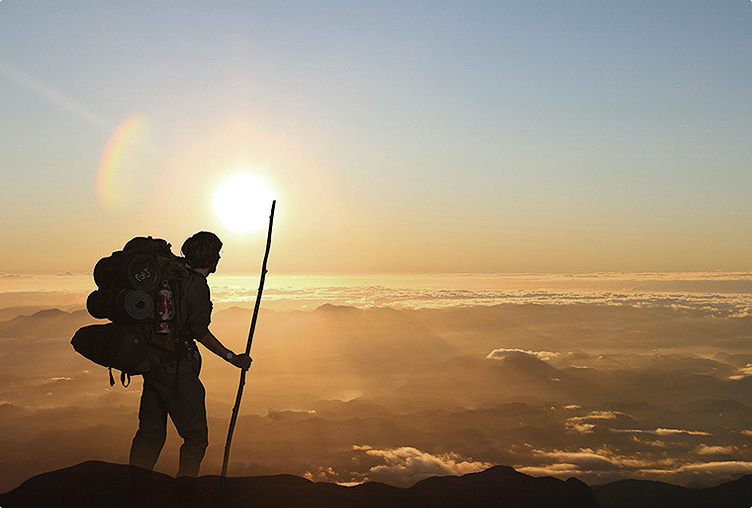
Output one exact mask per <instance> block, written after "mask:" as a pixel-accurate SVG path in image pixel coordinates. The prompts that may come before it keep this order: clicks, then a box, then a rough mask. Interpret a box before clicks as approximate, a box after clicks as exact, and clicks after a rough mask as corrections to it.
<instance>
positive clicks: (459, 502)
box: [0, 461, 602, 508]
mask: <svg viewBox="0 0 752 508" xmlns="http://www.w3.org/2000/svg"><path fill="white" fill-rule="evenodd" d="M500 503H503V504H500ZM251 504H252V505H253V506H255V507H265V506H274V507H288V506H289V507H301V508H305V507H311V508H318V507H321V508H337V507H355V506H357V507H381V506H384V507H386V506H389V507H396V508H400V507H402V508H428V507H434V508H442V507H445V506H446V507H449V506H468V507H491V506H505V507H509V508H516V507H520V508H522V507H525V508H536V507H541V508H543V507H545V508H549V507H551V506H556V507H557V508H602V505H601V504H600V503H599V502H598V501H597V500H596V499H595V497H594V495H593V493H592V492H591V491H590V488H589V487H588V486H587V485H585V484H584V483H582V482H581V481H579V480H576V479H574V478H572V479H569V480H567V481H563V480H558V479H556V478H552V477H545V478H535V477H532V476H528V475H525V474H522V473H519V472H517V471H515V470H514V469H513V468H511V467H508V466H494V467H492V468H490V469H487V470H485V471H481V472H478V473H469V474H466V475H462V476H442V477H431V478H428V479H426V480H423V481H420V482H418V483H416V484H415V485H413V486H412V487H409V488H399V487H392V486H389V485H385V484H383V483H377V482H368V483H364V484H361V485H357V486H354V487H344V486H340V485H336V484H332V483H314V482H312V481H309V480H307V479H304V478H301V477H298V476H294V475H273V476H253V477H229V478H225V480H224V482H223V483H222V480H221V478H220V477H218V476H201V477H198V478H172V477H170V476H167V475H165V474H162V473H152V474H151V476H150V480H149V481H148V486H146V487H142V488H133V487H132V486H131V479H130V469H129V467H128V466H127V465H122V464H112V463H107V462H99V461H87V462H82V463H80V464H77V465H75V466H71V467H68V468H64V469H59V470H56V471H51V472H48V473H43V474H40V475H37V476H34V477H33V478H30V479H29V480H27V481H25V482H24V483H22V484H21V485H20V486H19V487H17V488H16V489H14V490H12V491H10V492H7V493H5V494H0V506H2V507H3V508H14V507H31V508H34V507H47V506H50V507H53V506H54V507H73V506H76V507H79V506H108V507H113V508H118V507H127V506H180V507H181V508H191V507H199V506H200V507H204V506H217V507H227V508H234V507H241V506H243V507H245V506H249V505H251Z"/></svg>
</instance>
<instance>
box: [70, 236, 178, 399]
mask: <svg viewBox="0 0 752 508" xmlns="http://www.w3.org/2000/svg"><path fill="white" fill-rule="evenodd" d="M187 275H188V269H187V268H186V265H185V260H184V259H183V258H179V257H177V256H175V255H174V254H173V253H172V251H171V250H170V244H168V243H167V242H166V241H164V240H161V239H154V238H152V237H148V238H145V237H136V238H134V239H132V240H130V241H129V242H128V243H126V244H125V247H123V250H122V251H117V252H113V253H112V255H111V256H108V257H105V258H102V259H100V260H99V262H97V264H96V266H95V267H94V282H95V283H96V285H97V287H98V289H97V290H96V291H94V292H92V293H91V294H90V295H89V297H88V299H87V301H86V310H88V311H89V314H91V315H92V316H93V317H95V318H97V319H109V320H111V321H112V322H111V323H107V324H98V325H89V326H84V327H83V328H79V329H78V330H77V331H76V333H75V334H74V335H73V338H72V339H71V344H72V345H73V348H74V349H75V350H76V351H77V352H78V353H80V354H81V355H83V356H84V357H86V358H88V359H89V360H91V361H93V362H94V363H97V364H99V365H103V366H105V367H109V368H110V384H111V385H112V384H114V379H113V377H112V369H117V370H119V371H121V376H120V379H121V382H123V384H124V385H125V379H126V377H128V378H130V375H136V374H143V373H145V372H149V371H150V370H153V369H155V368H156V367H158V366H159V365H161V364H162V363H164V362H166V361H170V360H174V359H176V358H177V356H178V355H179V354H180V353H181V352H182V351H183V347H184V345H185V338H186V336H188V333H186V332H187V330H185V329H184V328H187V327H186V326H184V324H183V323H182V317H183V316H185V312H186V309H185V299H184V298H183V294H182V293H183V292H182V284H181V279H184V278H185V277H186V276H187Z"/></svg>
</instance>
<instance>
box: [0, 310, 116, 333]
mask: <svg viewBox="0 0 752 508" xmlns="http://www.w3.org/2000/svg"><path fill="white" fill-rule="evenodd" d="M97 322H104V321H102V320H96V319H94V318H93V317H91V316H90V315H89V313H88V312H86V311H85V310H77V311H74V312H65V311H63V310H60V309H45V310H40V311H38V312H35V313H34V314H31V315H30V316H26V315H24V316H16V317H15V318H13V319H10V320H8V321H2V322H0V338H15V339H23V338H39V339H49V338H58V337H70V336H72V335H73V334H74V333H75V331H76V330H78V329H79V328H80V327H82V326H85V325H88V324H91V323H97Z"/></svg>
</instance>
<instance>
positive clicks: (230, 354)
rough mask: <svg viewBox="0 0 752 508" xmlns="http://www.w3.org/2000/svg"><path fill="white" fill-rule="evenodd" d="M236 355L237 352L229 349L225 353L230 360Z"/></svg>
mask: <svg viewBox="0 0 752 508" xmlns="http://www.w3.org/2000/svg"><path fill="white" fill-rule="evenodd" d="M234 356H235V353H233V352H232V351H228V352H227V354H226V355H225V358H227V361H228V362H229V361H230V360H232V359H233V357H234Z"/></svg>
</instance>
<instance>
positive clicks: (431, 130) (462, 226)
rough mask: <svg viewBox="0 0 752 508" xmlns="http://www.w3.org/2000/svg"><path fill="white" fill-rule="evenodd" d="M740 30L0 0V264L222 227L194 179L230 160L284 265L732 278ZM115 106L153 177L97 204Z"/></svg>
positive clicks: (719, 14)
mask: <svg viewBox="0 0 752 508" xmlns="http://www.w3.org/2000/svg"><path fill="white" fill-rule="evenodd" d="M751 20H752V2H743V1H731V0H721V1H715V2H706V1H682V2H679V1H673V0H670V1H662V2H647V1H629V2H627V1H623V2H595V1H572V2H561V1H531V2H522V1H519V2H502V1H499V2H438V1H435V2H378V3H376V2H374V3H366V2H308V3H304V4H302V3H300V2H285V1H281V2H280V1H278V2H231V1H225V2H223V1H219V2H211V3H210V2H192V1H187V2H158V3H157V2H139V1H136V2H80V1H79V2H59V1H57V2H51V1H36V2H33V3H32V2H18V1H13V0H3V1H2V2H0V87H2V88H1V89H2V91H3V93H2V94H1V95H0V110H1V111H2V112H3V114H2V118H0V122H1V123H2V126H3V132H4V135H3V136H2V137H1V138H0V172H2V176H3V180H4V181H5V185H4V186H3V189H2V190H0V200H1V202H0V215H2V216H3V217H4V221H3V224H2V225H0V232H2V233H3V234H4V236H5V237H6V238H8V239H9V241H8V242H7V243H5V245H4V246H3V247H0V271H5V272H15V271H20V272H45V271H51V272H55V271H65V270H72V271H82V270H86V269H90V268H88V267H89V266H90V265H91V263H92V259H93V258H92V256H93V257H96V256H98V255H99V252H97V251H96V249H101V250H103V251H104V252H103V253H102V255H103V254H106V253H107V252H108V251H109V250H114V249H116V248H119V246H120V245H122V243H124V238H123V237H127V236H133V235H136V234H156V235H160V236H166V237H168V238H170V239H171V241H172V242H173V243H174V244H179V243H180V242H181V241H182V237H184V236H185V235H187V234H190V233H191V232H192V231H193V230H196V229H202V228H209V229H214V230H218V232H219V233H220V234H222V233H223V231H222V229H221V225H219V224H217V223H216V220H215V219H214V218H213V217H212V216H211V213H210V211H209V210H208V205H204V203H205V202H208V199H207V195H206V192H208V191H206V189H208V188H211V187H213V186H214V185H215V184H216V183H217V178H220V177H221V175H224V174H226V173H228V172H230V171H231V170H232V167H235V166H237V164H239V163H241V162H242V163H244V164H248V165H249V166H250V167H253V168H261V169H260V171H261V172H262V173H264V175H265V176H266V178H268V179H269V180H270V181H271V182H272V183H273V185H274V186H275V187H276V188H277V189H278V191H279V200H280V203H279V209H278V210H279V211H278V213H279V223H278V224H279V226H278V227H279V228H280V233H279V240H278V242H279V243H278V244H275V247H277V251H276V253H277V256H278V258H277V262H278V263H279V269H281V270H285V271H303V272H305V271H311V272H338V271H344V272H359V271H367V272H371V271H375V272H391V271H397V272H514V271H533V272H566V271H575V272H588V271H599V270H608V271H622V270H624V271H640V270H645V271H662V270H747V269H749V267H750V261H749V260H750V259H751V258H752V248H750V247H749V243H750V242H749V241H748V240H747V239H748V238H749V236H750V233H752V227H750V225H749V223H750V221H749V218H750V216H752V205H751V204H750V203H751V202H752V201H751V200H750V199H749V197H748V196H749V190H750V189H751V188H752V176H751V175H752V172H751V171H750V162H749V161H750V160H752V157H750V156H752V149H751V148H750V143H749V142H748V138H749V134H750V131H751V129H750V121H751V119H752V100H751V99H750V97H752V66H750V62H752V58H750V57H752V50H751V49H750V48H752V44H750V42H751V41H750V34H751V33H752V31H751V30H750V22H751ZM134 114H140V115H143V117H144V118H145V119H146V120H147V124H148V130H145V131H144V132H143V133H142V137H141V138H140V140H137V141H138V143H135V141H134V145H132V146H130V147H129V150H130V155H131V157H132V158H133V160H136V161H137V162H138V165H137V169H135V170H133V171H132V173H133V175H132V176H133V178H135V180H136V181H138V182H145V183H144V185H146V186H149V185H152V186H156V187H157V188H156V189H152V190H150V191H149V195H148V196H146V197H144V198H143V199H134V201H133V203H132V206H130V207H129V208H126V209H124V210H123V209H121V210H109V209H106V208H105V207H103V205H102V203H100V202H99V201H98V200H97V195H96V172H97V167H98V165H99V161H100V158H101V157H102V153H103V150H104V148H105V146H106V145H107V142H108V140H109V139H110V137H111V136H112V134H113V132H114V131H115V129H116V128H117V126H118V125H120V124H121V123H122V122H123V121H124V120H125V119H127V118H129V117H131V116H132V115H134ZM241 159H242V161H241ZM122 171H123V172H126V171H128V170H127V169H123V170H122ZM160 175H161V176H163V175H170V178H172V179H173V181H174V179H178V180H179V181H180V182H181V184H180V186H172V185H170V189H165V188H164V186H165V184H164V181H165V180H164V179H160V178H159V176H160ZM148 182H153V183H152V184H149V183H148ZM173 187H180V188H179V189H176V188H173ZM123 193H124V194H126V191H125V190H123ZM129 196H130V194H129ZM160 201H161V203H160ZM165 202H169V206H168V207H165V206H164V203H165ZM157 214H158V215H159V217H160V218H159V220H154V219H153V218H154V217H155V215H157ZM152 231H153V232H152ZM83 232H86V233H87V234H88V236H87V237H86V239H85V240H80V241H77V240H78V239H80V238H81V235H82V233H83ZM260 236H261V235H259V238H260ZM223 238H227V239H228V241H227V242H226V249H227V250H230V249H232V248H233V247H234V248H236V249H237V250H240V249H241V248H242V249H245V248H246V247H248V248H250V247H253V248H256V246H257V244H258V243H259V241H260V240H259V238H254V239H240V238H237V239H236V238H233V237H232V236H231V235H229V234H227V235H223ZM125 239H127V238H125ZM72 241H73V242H72ZM82 242H84V243H86V245H88V246H89V247H91V248H94V249H95V252H96V255H95V254H91V255H90V256H86V255H83V256H82V255H81V253H80V251H79V250H77V249H80V248H81V243H82ZM50 243H52V244H54V245H56V246H58V247H59V249H60V250H59V251H57V252H58V253H59V254H58V255H57V256H54V257H52V258H50V256H48V255H47V256H43V255H41V254H34V253H37V252H39V251H40V250H43V249H46V248H48V246H49V245H50ZM70 243H75V244H76V245H77V247H73V246H69V244H70ZM100 246H101V247H100ZM89 247H87V249H88V248H89ZM302 253H305V255H304V256H303V255H302ZM228 257H229V259H228ZM223 259H226V260H227V263H228V268H229V269H234V270H236V271H243V270H244V269H245V267H244V265H243V264H242V263H240V262H233V261H232V256H231V255H228V252H226V253H225V256H224V257H223ZM93 261H96V259H93Z"/></svg>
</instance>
